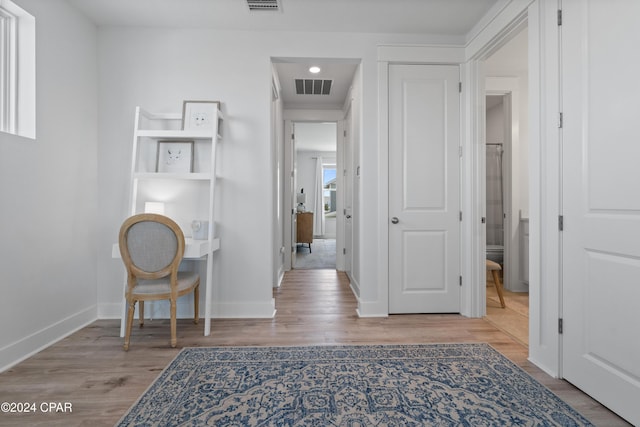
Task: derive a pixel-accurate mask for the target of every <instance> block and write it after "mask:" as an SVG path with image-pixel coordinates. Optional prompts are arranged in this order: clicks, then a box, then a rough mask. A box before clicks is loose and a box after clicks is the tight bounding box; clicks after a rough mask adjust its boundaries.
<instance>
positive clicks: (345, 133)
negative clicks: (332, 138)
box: [342, 130, 347, 138]
mask: <svg viewBox="0 0 640 427" xmlns="http://www.w3.org/2000/svg"><path fill="white" fill-rule="evenodd" d="M342 136H344V137H345V138H346V137H347V131H346V130H343V131H342Z"/></svg>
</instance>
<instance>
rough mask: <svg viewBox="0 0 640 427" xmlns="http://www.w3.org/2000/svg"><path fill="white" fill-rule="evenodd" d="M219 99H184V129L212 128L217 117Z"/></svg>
mask: <svg viewBox="0 0 640 427" xmlns="http://www.w3.org/2000/svg"><path fill="white" fill-rule="evenodd" d="M218 104H219V102H218V101H184V103H183V105H182V129H183V130H196V129H201V130H210V129H213V121H214V120H215V119H216V114H215V113H216V109H217V108H218Z"/></svg>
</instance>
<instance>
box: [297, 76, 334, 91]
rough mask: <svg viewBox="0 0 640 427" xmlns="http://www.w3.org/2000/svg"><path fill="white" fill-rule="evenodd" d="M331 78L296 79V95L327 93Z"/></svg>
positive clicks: (329, 88) (329, 89) (331, 81)
mask: <svg viewBox="0 0 640 427" xmlns="http://www.w3.org/2000/svg"><path fill="white" fill-rule="evenodd" d="M332 83H333V80H314V79H296V95H329V93H330V92H331V84H332Z"/></svg>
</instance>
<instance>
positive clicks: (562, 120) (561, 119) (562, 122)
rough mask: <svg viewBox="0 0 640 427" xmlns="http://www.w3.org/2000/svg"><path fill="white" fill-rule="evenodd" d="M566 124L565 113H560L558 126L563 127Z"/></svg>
mask: <svg viewBox="0 0 640 427" xmlns="http://www.w3.org/2000/svg"><path fill="white" fill-rule="evenodd" d="M563 126H564V114H562V113H560V114H559V116H558V128H560V129H562V127H563Z"/></svg>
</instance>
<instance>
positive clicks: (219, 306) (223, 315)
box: [213, 298, 276, 319]
mask: <svg viewBox="0 0 640 427" xmlns="http://www.w3.org/2000/svg"><path fill="white" fill-rule="evenodd" d="M275 315H276V302H275V299H273V298H272V299H271V301H270V302H268V303H262V302H240V303H231V302H229V303H214V304H213V317H214V318H218V319H272V318H273V317H275Z"/></svg>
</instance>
